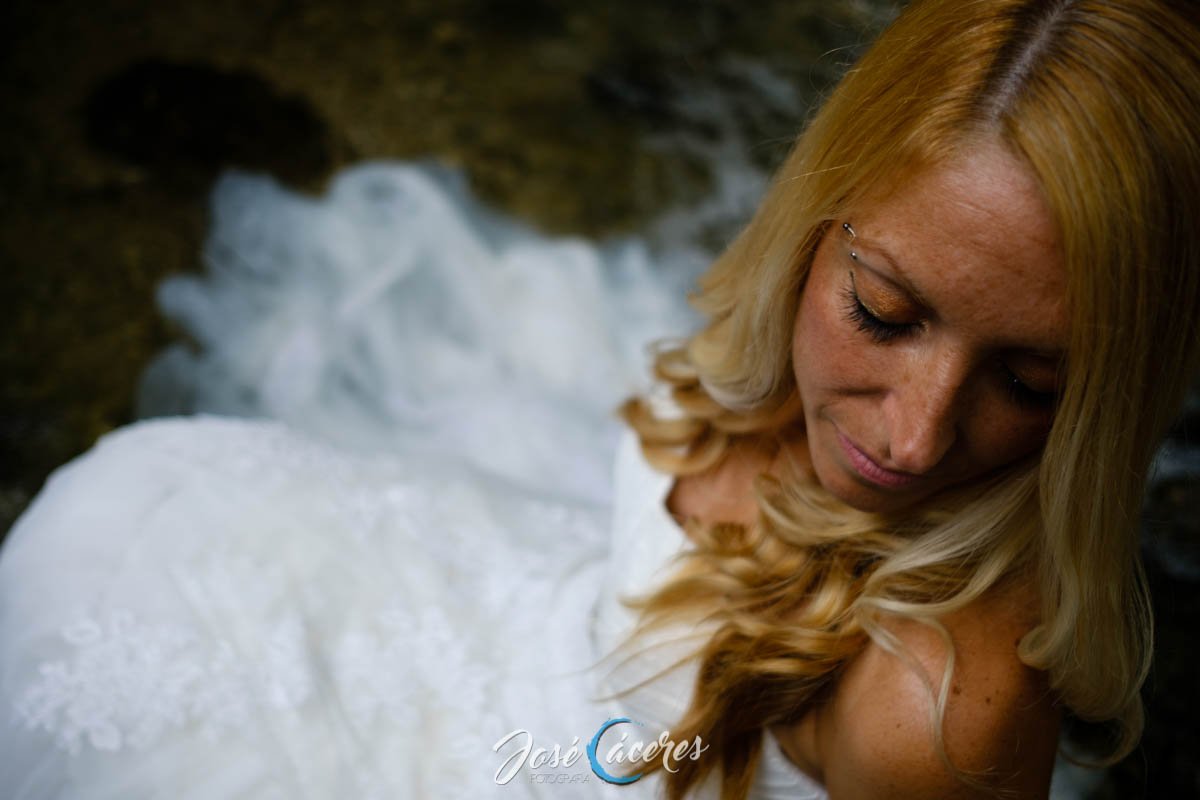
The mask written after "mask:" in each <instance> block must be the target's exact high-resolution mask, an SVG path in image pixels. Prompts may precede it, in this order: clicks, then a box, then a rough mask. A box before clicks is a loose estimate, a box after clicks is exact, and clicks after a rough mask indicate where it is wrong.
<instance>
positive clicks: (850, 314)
mask: <svg viewBox="0 0 1200 800" xmlns="http://www.w3.org/2000/svg"><path fill="white" fill-rule="evenodd" d="M843 299H844V300H845V313H846V319H847V321H849V322H852V323H854V325H855V326H856V327H857V328H858V329H859V330H860V331H862V332H863V333H865V334H867V335H868V336H870V337H871V339H872V340H873V341H875V342H876V343H878V344H884V343H885V342H890V341H892V340H893V339H896V338H898V337H900V336H905V335H907V334H910V333H912V332H913V331H915V330H918V329H919V328H920V327H921V325H920V323H916V322H885V321H884V320H882V319H880V318H879V317H878V316H876V315H875V314H873V313H871V310H870V309H869V308H867V307H866V306H865V305H864V304H863V301H862V299H861V298H859V296H858V291H857V289H856V288H855V286H854V273H853V272H851V273H850V285H849V286H847V287H846V288H845V289H844V290H843Z"/></svg>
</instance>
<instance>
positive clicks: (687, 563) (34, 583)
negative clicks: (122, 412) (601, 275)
mask: <svg viewBox="0 0 1200 800" xmlns="http://www.w3.org/2000/svg"><path fill="white" fill-rule="evenodd" d="M1188 13H1190V12H1187V11H1186V9H1185V8H1184V7H1183V6H1180V8H1179V9H1173V7H1172V5H1171V4H1169V3H1164V2H1148V0H1143V1H1142V2H1128V3H1121V4H1113V3H1100V2H1092V3H1087V2H1065V3H1043V2H1036V3H1034V2H986V3H983V2H977V3H961V2H953V3H951V2H941V1H939V0H934V1H933V2H918V3H915V4H914V5H913V6H912V7H910V8H909V9H908V10H907V11H906V12H905V13H904V14H903V15H902V16H901V18H900V19H899V20H898V21H897V22H896V23H895V24H894V25H893V26H892V27H891V28H890V29H889V30H888V32H887V33H885V35H884V36H883V37H882V38H881V39H880V41H879V42H878V43H877V45H876V46H875V47H874V48H873V49H872V51H871V53H870V54H869V55H868V56H867V57H866V58H865V59H864V61H863V62H862V64H861V65H859V67H858V68H856V69H855V70H854V71H853V72H852V73H851V74H850V75H849V76H848V77H847V78H846V79H845V80H844V81H843V83H842V84H841V85H840V86H839V87H838V89H837V91H836V92H835V93H834V94H833V95H832V96H831V98H830V100H829V101H828V103H827V104H826V105H825V107H824V109H823V110H822V111H821V113H820V114H819V115H818V116H817V117H816V118H815V119H814V121H813V123H812V124H811V126H810V127H809V129H808V130H807V131H806V132H805V134H804V135H803V136H802V137H801V138H800V140H799V141H798V143H797V145H796V148H795V150H794V152H793V155H792V156H791V157H790V158H789V160H788V161H787V163H785V165H784V166H783V168H782V170H781V172H780V174H779V176H778V178H777V179H776V181H775V183H774V185H773V187H772V189H771V191H770V193H769V195H768V197H767V198H766V200H765V202H764V203H763V205H762V208H761V209H760V211H759V213H758V215H757V216H756V217H755V218H754V220H753V221H752V222H751V224H750V226H749V227H748V228H747V229H746V231H745V232H744V233H743V234H742V236H741V237H739V238H738V240H737V241H736V242H735V243H734V244H733V245H732V246H731V247H730V248H729V250H728V252H726V254H725V255H724V256H722V258H721V259H720V260H719V261H718V262H717V263H716V265H715V266H714V267H713V269H712V270H711V271H710V272H709V274H708V275H707V276H706V277H705V279H704V280H703V282H702V286H701V291H700V293H699V295H698V297H697V303H698V305H699V307H700V308H701V310H702V311H703V312H704V313H706V314H707V315H708V317H709V324H708V326H707V327H706V328H705V329H704V330H703V331H701V332H700V333H699V334H698V335H696V336H695V337H693V338H692V339H691V340H689V341H688V342H687V343H686V345H684V346H683V347H680V348H678V349H673V350H666V351H664V352H662V353H661V354H660V355H659V356H658V359H657V362H656V374H657V375H658V377H659V378H660V380H661V382H662V384H663V385H665V386H666V387H668V388H669V389H670V390H671V391H670V396H671V401H672V402H670V403H664V404H657V403H656V402H652V401H651V400H650V399H646V400H633V401H631V402H630V403H628V404H627V405H626V406H625V408H624V413H625V417H626V419H627V420H628V421H629V423H630V425H631V426H632V428H633V429H634V430H635V431H636V433H637V435H638V437H639V438H640V441H641V445H642V447H641V449H642V450H643V451H644V452H645V455H646V460H648V461H649V462H650V463H653V464H655V465H657V466H658V467H659V468H660V469H661V470H663V472H662V473H660V474H655V473H653V472H651V471H650V469H649V467H648V465H647V463H645V462H644V461H643V460H642V458H641V457H640V456H639V454H638V452H637V449H636V448H635V447H633V446H632V445H633V442H632V440H627V444H626V446H625V447H624V449H623V450H622V452H621V455H620V457H619V461H618V466H617V471H616V476H617V477H616V480H617V490H616V499H615V504H614V508H613V510H612V517H613V535H614V537H615V538H614V541H613V542H612V544H611V545H610V547H611V555H610V556H609V561H608V563H607V565H605V564H603V563H602V556H603V554H604V551H605V549H606V548H605V547H603V546H598V544H597V543H598V541H599V536H598V535H597V531H599V530H601V528H602V525H599V524H598V523H597V518H598V516H599V514H598V513H597V510H596V509H595V508H594V507H592V506H590V505H588V504H586V503H579V502H567V501H566V500H563V499H562V498H553V497H548V496H546V494H545V493H544V492H543V493H539V492H538V491H536V490H532V489H529V488H528V487H523V486H521V485H519V484H516V483H514V482H513V481H511V480H506V479H504V478H503V477H497V476H496V475H495V474H494V473H492V474H488V473H484V472H479V471H476V470H473V469H470V468H467V467H466V466H465V464H466V458H465V457H464V456H462V455H461V454H457V453H443V454H440V455H437V456H433V455H430V454H423V455H422V456H421V457H420V458H415V457H410V458H408V459H406V460H397V459H388V458H376V459H365V458H358V457H351V456H349V455H346V454H340V453H337V452H335V451H333V450H332V449H330V448H327V447H323V446H321V445H318V444H316V443H314V442H309V441H307V440H305V439H304V438H303V437H300V436H298V435H297V434H295V433H294V432H291V431H288V430H286V429H285V428H284V427H283V426H280V425H273V424H270V423H248V422H234V421H225V420H216V419H211V418H208V419H206V418H199V419H196V420H168V421H159V422H152V423H142V424H140V425H138V426H133V427H132V428H131V429H127V430H125V431H121V432H118V433H116V434H113V435H111V436H109V437H106V438H105V440H104V441H103V442H102V443H101V444H100V445H99V446H98V447H97V448H96V449H94V450H93V451H92V452H91V453H89V454H87V455H86V456H84V457H83V458H81V459H80V460H78V461H76V462H73V463H72V464H71V465H69V466H68V467H67V468H65V469H64V470H62V471H61V472H59V473H57V474H56V475H55V476H54V477H53V478H52V480H51V482H50V483H49V484H48V485H47V488H46V490H45V491H44V492H43V494H42V495H41V496H40V497H39V498H38V500H37V501H36V502H35V504H34V505H33V506H32V507H31V509H30V511H29V512H28V513H27V514H26V516H25V517H23V518H22V520H21V521H20V522H19V523H18V525H17V526H16V527H15V528H14V530H13V532H12V534H11V536H10V540H9V541H8V543H6V545H5V550H4V553H3V558H0V592H2V594H0V637H2V638H0V656H2V657H3V673H2V683H0V689H2V694H3V698H4V702H5V704H6V705H7V706H8V707H10V708H14V709H15V710H16V712H17V715H16V724H14V725H12V726H10V728H9V729H8V731H7V733H6V734H5V736H4V740H3V741H2V742H0V744H2V745H3V747H0V783H2V784H4V785H5V786H6V787H7V786H11V787H15V789H14V790H13V791H12V792H11V794H13V795H14V796H16V797H49V796H56V797H58V796H70V797H74V796H79V797H109V796H112V797H128V796H180V795H183V794H185V793H186V794H187V795H189V796H196V797H264V796H310V797H334V796H337V797H373V796H380V797H425V796H462V797H467V796H470V797H477V796H482V795H485V794H487V793H491V792H493V791H494V792H496V793H497V794H499V793H500V792H507V793H509V794H513V793H516V794H517V795H525V796H545V797H548V796H553V795H555V794H556V793H557V795H558V796H563V793H564V792H565V793H566V796H585V795H588V796H614V797H617V796H625V797H628V796H631V795H649V794H651V793H653V792H655V791H657V790H658V789H659V788H660V785H662V784H665V788H666V790H667V793H668V794H669V795H670V796H673V797H681V796H686V795H689V794H694V793H702V792H705V791H719V793H720V794H721V796H723V797H733V798H736V797H745V796H748V795H749V796H755V797H760V798H764V797H786V796H800V795H801V794H802V793H807V794H808V796H815V797H819V796H829V797H834V798H844V797H848V798H860V797H862V798H870V797H954V796H994V795H1008V796H1019V797H1024V796H1042V795H1045V793H1046V788H1047V784H1048V781H1049V776H1050V771H1051V766H1052V763H1053V759H1054V752H1055V744H1056V742H1057V733H1058V723H1059V717H1060V715H1061V714H1062V713H1063V711H1064V710H1068V711H1070V712H1071V713H1073V714H1075V715H1077V716H1080V717H1083V718H1085V719H1093V720H1118V721H1119V722H1120V723H1122V726H1123V728H1122V731H1123V735H1122V738H1121V739H1120V741H1118V742H1117V743H1116V745H1115V746H1114V748H1113V750H1114V754H1115V755H1120V754H1122V753H1124V752H1127V751H1128V749H1129V748H1130V747H1131V746H1132V743H1133V741H1135V740H1136V737H1137V735H1138V731H1139V728H1140V705H1139V700H1138V694H1137V691H1138V688H1139V686H1140V683H1141V681H1142V679H1143V677H1144V674H1145V668H1146V660H1147V658H1148V654H1149V647H1148V641H1147V640H1148V631H1149V621H1148V618H1147V614H1146V603H1145V592H1144V587H1143V585H1142V582H1141V577H1140V571H1139V569H1138V567H1137V546H1136V544H1137V541H1136V535H1135V534H1136V511H1137V509H1138V506H1139V500H1140V492H1141V491H1142V484H1143V482H1144V479H1145V475H1146V471H1147V469H1148V465H1149V463H1150V459H1151V457H1152V456H1153V454H1154V451H1155V447H1156V444H1157V442H1158V440H1159V439H1160V438H1161V436H1162V434H1163V432H1164V431H1165V428H1166V425H1167V424H1168V422H1169V421H1170V418H1171V415H1172V414H1173V413H1174V412H1175V410H1176V409H1177V408H1178V406H1179V404H1180V402H1181V400H1182V397H1183V394H1184V392H1185V390H1186V388H1187V386H1188V381H1189V379H1190V378H1191V376H1194V375H1195V373H1196V369H1197V366H1198V361H1200V336H1198V335H1197V322H1196V320H1197V314H1198V312H1200V264H1198V263H1197V258H1198V250H1200V243H1198V242H1197V238H1196V233H1195V231H1194V229H1193V226H1192V222H1193V221H1194V220H1195V219H1196V218H1197V214H1196V212H1197V208H1196V203H1197V200H1196V198H1197V197H1200V185H1198V184H1200V156H1198V151H1200V143H1198V142H1197V138H1196V134H1195V131H1196V130H1200V126H1198V125H1197V122H1200V120H1196V119H1195V116H1196V114H1197V111H1196V109H1197V108H1200V103H1198V102H1197V101H1200V80H1198V78H1197V75H1198V74H1200V53H1198V52H1197V41H1198V35H1197V34H1198V31H1197V24H1196V20H1195V18H1194V15H1193V16H1192V17H1188V16H1187V14H1188ZM376 188H377V187H376ZM664 503H665V504H666V505H665V507H664V505H663V504H664ZM668 509H669V510H670V512H671V514H672V515H674V516H675V517H676V518H677V519H680V520H682V521H683V522H684V524H685V526H686V535H685V533H684V532H683V531H681V530H680V529H679V528H678V527H676V526H675V524H674V523H673V522H672V519H671V517H670V516H668V515H667V510H668ZM689 538H690V541H689ZM674 555H678V556H679V558H678V559H672V556H674ZM50 581H53V582H54V584H53V585H54V586H56V587H57V591H47V590H46V586H47V582H50ZM629 594H642V595H644V597H643V598H642V600H641V601H640V602H635V603H633V605H634V607H635V609H637V610H638V611H639V613H640V614H641V617H640V621H641V625H640V626H638V627H637V628H636V629H634V628H633V625H634V623H635V622H637V618H635V616H634V615H633V613H632V612H630V610H629V609H625V608H623V607H622V606H621V604H620V603H619V602H618V598H619V597H620V596H623V595H629ZM680 634H681V635H680ZM623 641H624V642H626V643H627V644H628V645H629V647H628V648H626V647H618V644H619V643H621V642H623ZM680 645H682V646H680ZM693 651H695V655H696V657H695V658H691V657H690V656H691V655H692V654H693ZM604 655H612V656H614V658H612V659H611V660H610V661H609V662H608V663H609V665H610V667H611V668H610V669H609V670H608V671H606V672H604V673H603V675H602V677H601V679H600V681H599V682H597V681H596V679H595V675H594V674H593V673H586V672H584V671H583V668H584V667H586V666H587V665H588V663H589V662H591V661H592V660H594V659H595V658H598V657H600V656H604ZM598 692H610V693H612V694H613V695H615V700H614V701H613V702H612V703H611V704H610V703H608V702H607V701H604V700H592V699H591V697H592V696H594V695H596V694H597V693H598ZM606 717H611V719H609V720H608V721H607V722H606V721H605V719H606ZM622 720H624V721H622ZM634 722H636V723H639V724H642V725H644V726H646V727H647V728H648V729H649V728H654V727H658V726H660V725H661V726H664V727H666V728H669V730H667V731H666V733H667V734H668V736H667V739H666V740H664V741H669V742H670V743H671V744H672V747H671V748H669V749H670V753H671V754H675V755H676V756H677V757H674V758H671V757H668V756H662V757H657V758H656V757H652V758H649V759H647V758H639V761H638V762H637V763H638V766H637V767H636V768H633V769H636V770H638V771H637V772H634V771H633V769H630V768H629V767H630V765H629V759H628V758H625V759H623V758H622V757H621V756H622V753H624V754H625V755H629V754H630V752H631V751H632V745H631V746H630V748H628V749H626V750H624V751H623V750H622V748H623V747H624V745H625V743H626V739H627V738H628V735H629V733H628V730H626V731H625V732H624V733H619V730H620V729H618V730H617V731H612V732H611V733H609V731H610V730H611V728H612V726H617V725H627V724H632V723H634ZM606 726H608V727H606ZM652 733H656V732H655V731H647V734H646V736H645V737H643V738H642V740H641V741H637V739H638V737H637V736H636V735H634V740H635V742H634V743H636V744H638V747H637V751H638V752H644V748H643V747H642V744H646V743H648V742H650V741H659V740H658V739H656V738H655V737H654V736H652V735H651V734H652ZM764 734H765V735H764ZM589 737H590V738H589ZM609 737H611V738H609ZM588 745H590V747H589V746H588ZM535 746H542V747H544V748H545V749H544V750H542V751H540V755H539V751H538V750H537V749H535ZM664 746H665V745H664ZM651 749H654V748H651ZM659 749H660V750H661V749H663V748H659ZM585 750H586V751H587V758H586V759H583V760H582V761H581V760H580V759H581V753H582V752H583V751H585ZM581 763H586V764H590V767H591V768H590V770H589V769H587V768H586V767H584V768H583V769H582V771H578V770H577V771H573V772H572V771H570V769H569V768H572V767H578V766H579V765H580V764H581ZM643 767H644V768H643ZM656 773H657V774H656ZM635 775H641V776H642V777H641V778H639V779H638V780H632V779H633V778H634V777H635ZM563 777H566V778H567V779H568V780H560V778H563ZM609 781H615V782H620V781H628V782H627V783H625V784H623V785H610V783H609ZM567 782H569V783H571V784H572V786H570V787H563V786H561V785H559V784H561V783H567ZM702 787H703V788H702Z"/></svg>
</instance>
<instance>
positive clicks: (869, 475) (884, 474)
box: [837, 431, 921, 489]
mask: <svg viewBox="0 0 1200 800" xmlns="http://www.w3.org/2000/svg"><path fill="white" fill-rule="evenodd" d="M837 435H838V443H839V444H840V445H841V446H842V452H844V453H845V454H846V458H847V459H849V461H850V463H851V465H853V467H854V469H855V470H856V471H857V472H858V474H859V475H861V476H862V477H863V478H865V479H867V480H868V481H870V482H871V483H874V484H877V485H879V486H883V487H886V488H888V489H899V488H901V487H904V486H908V485H909V484H910V483H913V482H914V481H916V480H918V479H919V478H920V477H921V476H920V475H913V474H911V473H908V472H895V471H894V470H890V469H887V468H885V467H881V466H879V465H878V464H876V463H875V462H874V460H872V459H871V457H870V456H868V455H867V454H866V453H864V452H863V451H862V450H859V449H858V447H856V446H855V445H854V443H853V442H851V441H850V440H849V439H847V438H846V436H845V435H844V434H843V433H842V432H841V431H838V432H837Z"/></svg>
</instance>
